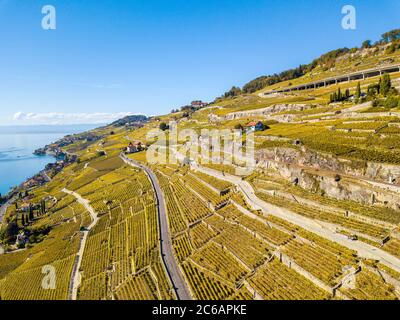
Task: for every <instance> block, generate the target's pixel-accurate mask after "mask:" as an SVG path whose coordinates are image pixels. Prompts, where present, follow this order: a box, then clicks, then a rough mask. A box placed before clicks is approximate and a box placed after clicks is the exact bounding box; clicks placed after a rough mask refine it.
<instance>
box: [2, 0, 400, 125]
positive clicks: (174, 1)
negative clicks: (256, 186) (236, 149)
mask: <svg viewBox="0 0 400 320" xmlns="http://www.w3.org/2000/svg"><path fill="white" fill-rule="evenodd" d="M45 5H52V6H53V7H54V8H55V10H56V29H55V30H44V29H43V28H42V19H43V17H44V16H45V15H44V14H42V7H43V6H45ZM344 5H353V6H354V7H355V8H356V14H357V15H356V17H357V20H356V29H355V30H345V29H343V28H342V24H341V21H342V18H343V14H342V13H341V10H342V7H343V6H344ZM399 27H400V1H398V0H381V1H376V0H348V1H340V0H324V1H319V0H296V1H295V0H286V1H282V0H251V1H249V0H229V1H228V0H218V1H215V0H62V1H61V0H46V1H39V0H0V41H1V49H0V125H26V124H65V123H68V124H71V123H106V122H110V121H112V120H114V119H116V118H119V117H122V116H124V115H127V114H146V115H157V114H165V113H168V112H169V111H170V110H171V109H173V108H177V107H179V106H182V105H185V104H188V103H190V102H191V101H192V100H197V99H201V100H203V101H212V100H213V99H214V98H215V97H217V96H219V95H221V94H222V93H223V92H225V91H227V90H229V89H230V87H231V86H233V85H236V86H243V85H244V84H245V83H246V82H248V81H250V80H252V79H254V78H256V77H258V76H261V75H267V74H272V73H276V72H280V71H283V70H285V69H288V68H292V67H296V66H298V65H299V64H304V63H309V62H310V61H312V60H313V59H314V58H316V57H318V56H319V55H321V54H323V53H325V52H327V51H329V50H333V49H336V48H339V47H345V46H346V47H354V46H360V44H361V42H362V41H363V40H366V39H371V40H378V39H379V38H380V35H381V34H382V33H384V32H386V31H388V30H391V29H395V28H399Z"/></svg>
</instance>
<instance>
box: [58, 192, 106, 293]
mask: <svg viewBox="0 0 400 320" xmlns="http://www.w3.org/2000/svg"><path fill="white" fill-rule="evenodd" d="M62 191H63V192H65V193H68V194H70V195H71V196H74V197H75V198H76V199H77V200H78V202H79V203H80V204H82V205H83V206H84V207H85V209H86V210H87V211H88V212H89V214H90V216H91V217H92V223H91V224H90V225H89V226H88V227H87V228H86V230H84V231H82V234H83V235H81V241H80V243H79V250H78V253H77V254H76V258H75V263H74V267H73V270H72V277H71V282H70V288H69V294H68V295H69V299H70V300H76V298H77V296H78V288H79V286H80V284H81V280H82V276H81V274H80V272H79V269H80V268H81V265H82V258H83V253H84V251H85V247H86V240H87V237H88V235H89V231H90V230H91V229H92V228H93V227H94V226H95V225H96V223H97V221H98V217H97V213H96V211H94V209H93V208H92V206H91V205H90V204H89V201H88V200H87V199H84V198H82V197H81V195H80V194H78V193H76V192H74V191H70V190H68V189H65V188H64V189H63V190H62Z"/></svg>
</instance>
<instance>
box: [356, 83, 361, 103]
mask: <svg viewBox="0 0 400 320" xmlns="http://www.w3.org/2000/svg"><path fill="white" fill-rule="evenodd" d="M355 96H356V98H357V99H360V98H361V84H360V82H358V83H357V89H356V94H355Z"/></svg>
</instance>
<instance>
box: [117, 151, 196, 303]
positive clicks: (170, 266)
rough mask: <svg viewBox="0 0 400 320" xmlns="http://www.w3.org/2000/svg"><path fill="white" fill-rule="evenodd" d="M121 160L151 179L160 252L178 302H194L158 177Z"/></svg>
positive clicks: (130, 161)
mask: <svg viewBox="0 0 400 320" xmlns="http://www.w3.org/2000/svg"><path fill="white" fill-rule="evenodd" d="M120 157H121V159H122V160H123V161H124V162H125V163H126V164H128V165H130V166H133V167H137V168H140V169H142V170H144V172H146V174H147V176H148V177H149V179H150V181H151V183H152V185H153V188H154V191H155V194H156V199H157V208H158V220H159V225H160V231H159V232H160V234H159V236H160V250H161V257H162V259H163V262H164V265H165V268H166V270H167V273H168V275H169V277H170V280H171V283H172V285H173V287H174V290H175V294H176V297H177V299H178V300H192V296H191V294H190V290H189V288H188V286H187V283H186V281H185V279H184V277H183V274H182V272H181V270H180V268H179V265H178V263H177V261H176V259H175V256H174V254H173V248H172V243H171V236H170V232H169V225H168V219H167V210H166V209H165V201H164V195H163V193H162V191H161V188H160V185H159V183H158V179H157V177H156V175H155V174H154V173H153V171H151V170H150V169H149V168H148V167H146V166H144V165H142V164H140V163H138V162H136V161H134V160H132V159H129V158H128V157H126V156H125V155H124V154H121V155H120Z"/></svg>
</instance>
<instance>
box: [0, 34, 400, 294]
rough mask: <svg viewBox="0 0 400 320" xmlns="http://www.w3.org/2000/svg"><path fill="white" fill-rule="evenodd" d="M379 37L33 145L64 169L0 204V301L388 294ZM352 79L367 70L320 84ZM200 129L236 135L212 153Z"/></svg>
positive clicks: (393, 240)
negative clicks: (206, 95) (152, 112)
mask: <svg viewBox="0 0 400 320" xmlns="http://www.w3.org/2000/svg"><path fill="white" fill-rule="evenodd" d="M398 33H399V34H400V32H398ZM396 34H397V33H396ZM389 38H390V37H389ZM389 38H388V39H389ZM387 41H388V40H387V39H386V40H385V41H384V39H381V40H380V41H378V42H377V43H376V44H371V47H372V48H366V47H365V46H364V47H363V48H361V49H356V48H354V49H351V50H349V51H348V50H346V49H341V50H339V51H334V52H330V53H328V54H327V55H324V56H322V57H321V58H317V59H316V60H315V61H314V62H313V63H312V64H310V65H302V68H300V69H295V70H290V71H289V72H287V73H284V74H278V75H273V76H270V77H261V78H257V79H255V80H253V81H252V82H250V83H248V84H247V85H246V86H245V88H243V90H242V89H238V90H237V88H234V89H233V90H231V91H229V92H227V93H226V94H224V95H222V96H221V97H219V98H216V99H215V101H214V102H213V103H210V105H208V106H207V107H198V105H202V104H201V103H199V102H195V103H194V104H193V105H191V106H185V107H183V108H182V109H181V110H174V112H172V113H171V114H167V115H162V116H155V117H149V118H147V119H145V120H143V121H140V122H139V123H137V122H136V121H132V122H131V119H132V118H131V117H135V116H128V117H127V118H124V119H120V120H118V121H117V122H115V123H114V124H111V125H106V126H103V127H101V128H97V129H94V130H90V131H89V132H86V133H82V134H77V135H71V136H67V137H66V138H64V139H63V140H61V141H59V142H57V143H55V144H52V145H51V147H49V146H47V147H46V148H47V149H46V150H45V151H47V152H51V153H56V154H60V155H63V156H64V160H62V161H61V160H60V161H58V162H57V163H56V164H53V165H49V166H48V167H47V168H46V169H45V173H46V174H44V173H42V175H43V177H42V176H40V177H35V178H34V179H31V180H29V181H28V182H27V183H25V184H23V185H21V186H20V187H18V188H17V189H16V190H15V192H14V193H12V194H11V195H10V197H9V198H5V199H4V200H3V199H2V198H1V197H0V198H1V199H0V201H3V202H6V201H8V202H7V206H6V207H2V209H1V212H0V213H1V217H0V218H1V219H2V224H1V226H0V246H1V247H0V249H1V250H0V300H8V299H9V300H21V299H37V300H39V299H49V300H50V299H51V300H56V299H59V300H61V299H75V298H77V299H81V300H171V299H179V298H181V297H187V298H193V299H211V300H251V299H264V300H328V299H350V300H375V299H376V300H397V299H399V298H400V240H399V239H400V238H399V234H400V226H399V225H400V192H399V191H400V167H399V164H400V152H399V151H400V139H399V137H400V94H399V84H400V82H399V81H400V72H398V69H397V64H398V63H400V49H399V41H400V40H398V39H397V40H396V41H395V43H393V44H388V43H386V44H385V42H387ZM390 50H392V51H393V52H392V53H389V52H388V51H390ZM392 63H396V65H395V66H392V67H393V68H394V69H393V70H389V69H388V65H389V64H392ZM392 67H391V68H392ZM362 68H378V69H377V71H374V72H377V74H379V75H376V76H375V75H374V76H367V77H365V74H361V75H362V77H361V76H360V77H359V79H357V80H355V79H350V78H348V80H349V81H346V82H345V81H336V83H331V84H329V82H330V80H329V79H328V80H326V79H327V78H329V77H332V76H337V75H339V76H342V75H343V74H344V73H347V72H355V71H360V70H362ZM382 68H383V69H382ZM382 70H383V71H382ZM385 72H388V73H390V77H391V78H388V77H387V75H386V74H385ZM367 75H371V74H367ZM346 77H347V76H346ZM317 80H321V81H322V82H320V83H319V84H318V85H311V84H310V83H313V82H314V81H317ZM339 80H341V79H339ZM342 80H343V79H342ZM346 80H347V78H346ZM275 82H276V83H275ZM305 84H307V85H305ZM300 85H304V87H302V88H300V87H299V88H297V89H298V90H295V91H291V92H288V91H287V90H286V91H285V90H282V89H285V88H292V87H293V86H300ZM277 89H278V91H279V92H276V91H275V90H277ZM303 89H304V90H303ZM339 89H340V90H341V91H340V94H339ZM343 92H345V95H342V93H343ZM170 121H174V122H173V123H172V122H170ZM260 122H261V123H260ZM175 125H176V128H177V130H178V132H179V133H181V132H182V131H183V130H185V129H193V132H195V133H196V134H201V139H200V140H199V141H191V139H187V138H189V137H182V136H180V135H179V133H178V139H175V138H177V137H175V136H174V133H175V132H174V129H175ZM203 129H208V130H215V129H221V130H233V129H235V130H237V132H242V137H241V140H239V141H235V143H230V142H229V141H225V139H220V140H223V141H221V146H222V147H224V148H217V147H216V146H210V145H207V139H210V141H211V140H212V139H213V138H214V139H215V138H221V137H218V135H217V134H216V133H217V131H211V132H213V133H212V134H211V135H210V134H209V133H206V134H204V135H203V132H204V131H203ZM209 132H210V131H209ZM250 132H254V137H255V141H254V145H255V154H254V159H250V160H252V161H251V165H248V167H245V166H246V163H245V160H248V159H244V158H243V157H241V156H234V155H233V152H232V151H231V150H228V147H230V146H232V149H233V147H241V148H242V150H241V151H242V154H243V152H244V151H250V150H251V149H252V142H251V141H249V140H248V138H249V137H251V136H252V134H250ZM150 133H153V134H154V135H153V136H152V135H150ZM214 133H215V136H214ZM158 136H160V137H162V138H161V140H162V142H166V144H165V145H162V146H159V145H158V143H157V142H160V141H158V140H157V137H158ZM164 140H165V141H164ZM139 142H140V144H139ZM204 146H207V147H205V148H204ZM154 147H156V148H155V149H156V150H155V155H156V156H158V157H159V158H160V159H163V160H167V161H166V162H165V161H161V162H162V163H154V162H153V161H151V159H150V158H149V157H148V156H149V153H148V151H154V149H153V148H154ZM158 147H159V148H158ZM225 147H226V149H225ZM190 148H192V149H193V150H194V149H196V150H197V151H203V152H204V154H203V153H201V156H199V155H197V156H194V157H193V159H192V158H190V156H191V155H190V152H189V150H188V149H190ZM222 149H224V150H222ZM207 152H208V155H207V154H206V153H207ZM173 155H175V157H176V158H177V159H179V160H180V161H178V162H177V163H176V162H172V163H168V162H171V161H170V160H172V159H173V158H174V157H173ZM60 159H61V158H60ZM218 159H220V160H224V161H221V162H220V163H215V164H214V163H212V162H217V161H216V160H218ZM209 160H214V161H209ZM50 167H52V169H51V170H49V168H50ZM210 169H212V170H210ZM238 169H248V170H242V171H240V170H238ZM44 180H50V181H47V182H45V181H44ZM31 184H32V185H33V186H30V185H31ZM67 193H68V194H67ZM3 251H5V253H4V254H3Z"/></svg>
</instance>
